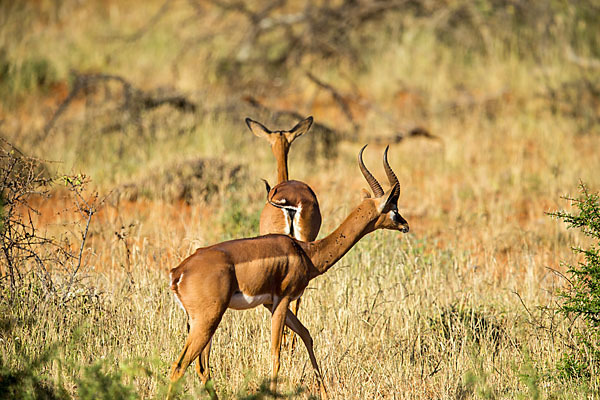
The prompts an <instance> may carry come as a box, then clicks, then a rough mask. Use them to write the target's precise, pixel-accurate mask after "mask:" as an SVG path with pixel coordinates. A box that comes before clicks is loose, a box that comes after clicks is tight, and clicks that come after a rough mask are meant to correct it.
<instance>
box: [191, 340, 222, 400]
mask: <svg viewBox="0 0 600 400" xmlns="http://www.w3.org/2000/svg"><path fill="white" fill-rule="evenodd" d="M211 344H212V338H211V339H210V340H209V341H208V344H207V345H206V346H205V347H204V350H202V353H201V354H200V356H198V360H196V373H197V374H198V376H199V377H200V379H201V380H202V383H203V384H204V388H205V389H206V391H207V392H208V394H209V395H210V398H211V399H216V398H217V393H216V392H215V389H214V387H213V386H212V384H209V383H208V381H209V380H210V366H209V362H208V360H209V358H210V346H211Z"/></svg>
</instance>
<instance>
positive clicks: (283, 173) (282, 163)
mask: <svg viewBox="0 0 600 400" xmlns="http://www.w3.org/2000/svg"><path fill="white" fill-rule="evenodd" d="M273 153H274V154H275V159H276V160H277V183H281V182H285V181H287V180H288V167H287V152H279V154H278V153H276V152H275V151H274V152H273Z"/></svg>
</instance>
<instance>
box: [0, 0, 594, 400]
mask: <svg viewBox="0 0 600 400" xmlns="http://www.w3.org/2000/svg"><path fill="white" fill-rule="evenodd" d="M309 3H310V2H309ZM551 3H552V2H551ZM233 4H235V6H231V5H233ZM239 4H246V6H245V7H241V6H240V5H239ZM265 4H266V3H265ZM272 4H273V5H274V8H273V10H267V9H265V12H266V14H264V15H262V16H261V15H259V14H260V13H259V11H261V9H260V7H261V6H264V4H263V2H259V1H248V2H238V3H234V2H229V1H226V0H222V1H210V2H195V1H193V0H190V1H183V0H172V1H169V0H168V1H162V0H161V1H145V2H141V1H140V2H117V1H92V2H84V3H81V2H78V1H66V2H58V3H55V2H51V1H29V2H14V4H13V2H0V20H1V21H0V97H1V100H0V134H1V135H2V136H3V137H4V138H5V139H6V140H7V141H8V142H10V143H11V144H13V145H14V146H16V148H18V149H19V150H20V151H21V152H23V153H24V154H26V155H28V156H32V157H36V158H39V159H42V160H47V161H48V162H45V163H44V164H45V168H46V173H47V174H48V176H55V175H59V176H62V175H65V174H68V175H77V174H80V173H83V174H85V175H86V176H88V177H90V178H91V183H89V184H88V185H87V191H86V192H84V193H83V195H84V196H86V197H85V198H87V199H91V198H93V199H96V201H97V202H98V204H99V208H98V209H97V211H95V213H94V215H93V218H92V222H91V225H90V228H89V234H88V235H87V237H86V241H85V246H84V247H85V248H84V253H83V254H82V260H83V265H82V268H81V271H79V272H78V274H79V275H78V277H79V278H78V282H77V285H74V286H73V288H70V290H71V292H69V293H70V294H69V295H68V296H67V295H65V294H64V293H62V294H61V296H60V297H56V296H52V295H51V294H48V293H47V291H45V290H44V289H43V287H42V286H36V279H35V277H36V276H37V275H36V274H35V272H32V273H31V274H30V275H27V276H30V277H32V278H31V279H27V278H24V282H26V283H23V285H22V286H21V287H19V289H18V291H17V292H18V293H17V295H14V293H13V294H12V295H11V294H10V287H9V285H8V284H7V282H8V281H7V278H6V274H7V267H6V265H5V264H1V265H0V272H2V276H3V278H2V281H0V288H2V296H3V298H2V300H1V303H2V308H1V318H2V330H1V331H0V343H1V346H0V361H1V362H2V364H3V368H8V369H9V370H14V371H18V370H19V371H20V370H23V369H26V368H27V367H28V366H31V365H34V364H35V363H36V362H37V361H39V363H38V364H39V365H38V364H35V365H34V366H33V367H31V368H33V369H34V370H35V371H36V374H39V376H40V377H43V379H47V380H49V381H52V382H61V384H62V385H63V386H64V388H65V390H66V395H77V396H79V397H82V398H85V397H86V394H85V393H83V392H82V389H81V388H82V387H89V386H90V382H104V381H103V380H102V379H101V378H103V377H106V376H108V377H110V379H109V382H112V383H111V384H114V385H117V384H116V383H115V381H116V382H120V381H121V379H122V381H123V382H125V383H126V384H127V385H132V387H133V388H134V389H133V390H134V392H135V393H137V394H138V395H139V397H141V398H154V397H159V398H160V397H162V396H164V391H165V385H166V383H167V378H166V376H167V373H168V370H169V367H170V363H171V362H172V361H173V360H174V359H175V357H176V355H177V354H178V352H179V351H180V348H181V346H182V345H183V341H184V338H185V316H184V314H183V312H182V311H181V310H180V309H179V307H177V305H176V304H175V302H174V301H173V299H172V296H171V294H170V292H169V288H168V278H167V271H168V270H169V269H170V268H172V267H174V266H176V265H177V264H178V262H179V261H180V260H182V258H183V257H185V256H187V255H188V254H190V253H191V252H192V251H193V250H194V249H195V248H197V247H199V246H204V245H207V244H211V243H215V242H217V241H221V240H225V239H229V238H235V237H245V236H252V235H256V234H257V233H258V215H259V213H260V210H261V208H262V205H263V204H264V200H265V196H264V186H263V184H262V182H261V181H260V178H267V179H269V180H271V181H273V180H274V178H275V163H274V160H273V158H272V154H271V152H270V149H269V148H268V146H266V145H265V144H264V143H263V142H262V141H260V140H259V139H257V138H255V137H254V136H253V135H252V134H251V133H250V132H249V131H248V130H247V128H246V126H245V124H244V118H245V117H246V116H250V117H252V118H254V119H258V120H261V121H264V122H265V123H266V124H267V125H268V126H278V125H280V126H281V127H282V128H286V129H287V128H290V127H291V126H293V124H294V123H295V122H296V119H295V115H296V116H297V115H300V116H307V115H313V116H314V118H315V121H316V122H317V123H318V124H321V125H315V126H314V127H313V129H312V131H310V132H309V133H308V134H307V135H305V136H304V137H302V138H301V139H299V140H298V141H297V142H295V143H294V145H293V147H292V150H291V152H290V160H289V165H290V176H291V177H292V178H295V179H300V180H303V181H305V182H307V183H309V184H310V185H311V186H312V188H313V189H314V190H315V192H316V193H317V196H318V198H319V201H320V203H321V210H322V213H323V216H324V218H323V220H324V222H323V227H322V230H321V234H320V236H323V235H326V234H328V233H329V232H331V231H332V230H333V229H334V228H335V227H336V226H337V225H338V224H339V223H340V222H341V221H342V220H343V218H344V217H345V216H346V215H347V213H348V212H349V210H351V209H352V207H353V206H354V205H356V204H357V203H358V201H359V198H360V189H361V188H362V187H364V186H365V185H366V183H365V182H364V180H363V178H362V176H361V175H360V172H359V170H358V167H357V163H356V155H357V153H358V150H359V148H360V146H361V145H362V144H364V143H370V146H369V147H368V149H367V151H366V152H365V162H366V164H367V166H369V167H370V168H371V170H372V171H373V172H374V174H375V175H376V176H377V177H379V178H383V177H384V175H383V169H382V168H381V154H382V152H383V148H384V147H385V145H386V144H387V143H392V146H391V149H390V157H389V158H390V163H391V165H392V168H393V169H394V171H396V173H397V175H398V177H399V179H400V182H401V184H402V195H401V198H400V207H401V209H400V212H401V214H402V215H403V216H404V217H405V218H406V219H407V220H408V221H409V223H410V226H411V232H410V234H408V235H401V234H397V233H392V232H376V233H374V234H372V235H370V236H368V237H366V238H365V239H363V240H362V241H361V242H360V243H359V244H358V245H357V246H356V247H355V248H354V249H353V250H352V251H351V252H350V253H349V254H348V255H346V256H345V257H344V258H343V259H342V260H341V261H340V262H339V263H338V265H337V266H336V267H334V268H333V269H332V270H331V271H330V272H329V273H328V274H326V275H325V276H323V277H321V278H319V279H317V280H316V281H314V283H312V284H311V286H309V288H308V289H307V291H306V294H305V296H304V298H303V299H304V302H303V307H302V309H301V311H300V319H301V320H302V321H303V322H304V323H305V325H306V326H307V327H308V328H309V330H310V331H311V332H312V334H313V337H314V340H315V351H316V355H317V358H318V359H319V361H320V364H321V368H322V371H323V373H324V376H325V377H326V384H327V385H328V389H329V392H330V395H331V396H332V397H333V398H334V399H349V398H353V399H371V398H411V399H412V398H415V399H429V398H452V399H467V398H480V397H486V398H507V399H509V398H510V399H512V398H517V397H519V396H522V397H525V398H528V397H532V398H535V397H536V396H541V398H588V397H590V396H597V395H598V391H599V390H600V382H599V381H598V378H597V376H598V374H597V372H598V371H593V372H594V373H593V374H592V377H591V378H578V377H566V378H565V377H562V378H559V377H558V373H557V364H558V363H559V362H560V361H561V359H562V357H563V355H564V354H565V353H566V352H568V351H569V350H570V348H572V346H573V345H574V343H575V341H574V335H575V334H576V331H577V330H576V329H575V328H577V327H578V326H579V325H578V324H579V321H572V320H569V319H568V318H565V317H564V316H560V315H556V314H555V309H556V307H557V302H558V301H559V298H558V297H557V290H558V289H560V288H561V287H563V285H565V279H564V278H563V277H561V273H564V271H565V268H564V266H562V264H561V262H563V261H566V262H571V263H573V262H576V261H577V260H576V259H575V255H574V254H573V253H572V251H571V246H574V245H581V241H582V240H584V239H583V238H582V237H580V236H578V235H576V234H575V233H574V232H571V231H567V230H566V228H565V227H564V225H563V224H561V223H558V222H557V221H555V220H553V219H551V218H550V217H549V216H547V215H546V214H545V213H546V212H548V211H554V210H557V209H561V208H568V207H569V203H568V202H567V201H565V200H563V199H561V196H564V195H568V194H576V193H577V190H578V189H577V186H578V184H579V182H580V181H581V182H585V183H586V184H587V185H588V187H589V188H590V189H591V190H592V191H598V189H600V175H599V174H598V171H600V157H599V156H598V149H600V143H599V142H600V117H599V116H600V94H599V93H600V68H599V66H598V57H599V56H600V45H599V44H598V42H597V41H598V38H597V37H596V38H594V32H595V34H597V28H598V24H597V19H595V17H594V15H595V16H596V17H598V13H599V12H600V9H598V7H597V6H593V2H589V4H588V3H585V2H584V3H583V4H582V5H580V6H578V7H575V6H574V5H570V4H563V3H560V4H558V2H557V4H554V3H552V4H553V5H552V6H547V7H542V6H538V5H537V2H528V1H524V0H523V1H513V2H503V1H499V2H481V3H478V4H479V5H478V6H477V7H476V6H474V5H472V4H471V2H468V1H458V2H452V4H446V2H441V1H439V2H437V1H432V2H420V1H416V2H385V1H380V2H373V3H369V4H370V6H369V7H371V8H369V7H366V11H365V10H363V9H362V8H361V7H362V5H363V2H361V1H359V2H356V4H358V6H356V8H352V7H354V6H353V5H352V4H353V2H347V3H346V2H334V3H333V4H334V5H332V6H331V7H330V8H327V9H328V10H331V15H329V14H327V13H326V12H325V11H326V10H324V9H325V8H326V7H325V5H324V4H327V3H325V2H323V4H322V3H321V2H314V4H313V6H312V7H306V8H305V7H304V3H302V4H303V5H302V6H300V5H298V4H296V3H295V2H289V4H285V2H272ZM228 5H229V6H228ZM344 5H345V7H349V8H348V9H347V8H344V7H343V6H344ZM382 5H387V7H383V6H382ZM379 6H381V10H379V9H377V7H379ZM336 7H338V8H336ZM348 10H350V11H348ZM363 11H364V12H365V14H361V12H363ZM367 11H371V13H370V14H367V13H366V12H367ZM261 12H262V11H261ZM253 13H254V14H253ZM303 13H304V14H303ZM297 15H304V19H303V20H300V21H301V22H299V23H298V22H294V23H289V24H287V25H286V24H284V23H283V22H281V21H288V22H289V21H296V20H293V19H291V18H292V17H293V16H297ZM261 17H262V19H261ZM284 17H285V18H284ZM286 18H287V19H286ZM327 18H329V19H327ZM323 20H324V21H326V22H327V21H337V25H335V24H333V26H331V27H330V28H328V29H324V28H323V25H326V23H324V22H323ZM533 20H538V21H539V25H540V26H538V25H535V24H532V23H531V22H532V21H533ZM594 20H595V21H596V22H595V23H596V25H595V26H594V25H593V24H594ZM278 21H279V22H278ZM340 21H347V24H340V23H339V22H340ZM503 21H511V22H510V23H507V22H503ZM269 23H271V24H275V28H268V27H270V25H269ZM278 23H281V24H282V25H281V26H279V25H277V24H278ZM519 23H521V24H522V25H518V24H519ZM344 26H346V28H343V27H344ZM344 29H345V30H344ZM341 38H343V39H344V40H343V41H342V39H341ZM294 113H297V114H294ZM419 132H420V133H421V134H419ZM383 181H385V179H383ZM55 186H58V185H55ZM95 193H98V195H97V197H96V196H95ZM72 195H73V192H72V191H65V190H64V189H61V190H58V189H56V188H55V189H53V191H52V192H51V196H50V197H48V198H40V197H35V196H34V197H31V198H30V200H29V201H30V205H31V206H32V207H33V208H34V209H36V210H38V211H39V214H33V213H31V215H32V219H33V221H32V222H33V223H35V224H36V226H37V227H38V233H44V234H45V235H46V236H48V237H60V236H61V235H64V233H65V232H67V233H69V234H72V236H73V237H74V238H75V239H73V243H71V244H70V246H76V245H77V243H76V242H77V240H81V235H80V233H78V232H80V230H81V227H82V226H83V225H85V221H86V216H89V213H88V214H85V213H83V214H82V213H77V212H76V211H78V210H79V211H81V208H80V207H79V208H77V207H76V208H75V209H74V208H73V202H72ZM78 219H79V220H80V222H79V223H77V220H78ZM73 221H75V222H73ZM81 224H83V225H81ZM50 267H52V266H51V265H50ZM50 269H52V268H50ZM9 298H13V299H15V298H16V299H17V300H15V301H11V300H9ZM269 330H270V323H269V316H268V315H267V313H266V312H265V311H264V310H263V309H262V308H258V309H256V310H253V311H247V312H236V311H229V312H227V313H226V315H225V318H224V321H223V322H222V323H221V325H220V327H219V330H218V331H217V333H216V336H215V338H214V341H213V350H212V355H211V363H212V372H213V377H214V380H215V384H216V387H217V388H218V391H219V394H220V396H221V397H223V398H229V397H235V396H237V397H238V398H259V397H258V396H259V395H260V385H261V383H262V381H263V378H264V377H266V376H268V375H269V368H270V356H269V338H270V335H269ZM49 348H51V349H52V351H50V352H48V349H49ZM283 354H284V357H283V358H282V361H283V362H282V371H281V374H280V376H281V381H282V382H283V383H282V385H280V387H281V388H282V390H283V391H284V392H286V393H287V392H289V393H292V392H293V391H294V390H296V389H297V388H298V387H306V388H307V389H308V390H309V392H304V393H301V394H299V395H298V396H299V397H300V398H306V397H308V396H309V394H308V393H310V391H311V390H312V391H313V392H314V393H316V390H315V389H316V382H315V381H314V378H313V375H312V372H311V370H310V363H309V361H308V357H307V354H306V352H305V351H304V349H303V348H299V349H298V350H297V351H295V352H294V353H292V354H290V353H289V352H284V353H283ZM40 357H41V358H40ZM40 379H42V378H40ZM111 384H107V383H105V384H102V383H101V384H99V387H98V392H96V395H97V393H99V392H102V391H103V390H107V391H108V389H107V388H112V387H113V386H111ZM86 385H87V386H86ZM42 386H43V385H42ZM117 386H118V385H117ZM44 387H45V386H44ZM101 389H102V390H101ZM115 390H116V389H115ZM181 392H182V396H184V397H185V396H188V397H190V398H191V397H194V396H201V395H204V391H203V388H202V387H201V384H200V380H199V379H198V377H197V376H195V374H194V372H193V370H192V369H190V370H188V373H187V374H186V377H185V381H184V383H183V385H182V388H181ZM257 392H258V393H257ZM111 393H112V395H110V396H109V397H121V398H126V397H127V396H126V395H125V394H123V393H121V394H115V393H116V392H111ZM249 393H251V394H255V395H256V396H257V397H248V396H251V395H249ZM290 395H291V394H290ZM0 397H2V395H1V394H0ZM94 397H95V396H94V395H91V397H89V398H94ZM292 397H294V396H292ZM33 398H36V397H33Z"/></svg>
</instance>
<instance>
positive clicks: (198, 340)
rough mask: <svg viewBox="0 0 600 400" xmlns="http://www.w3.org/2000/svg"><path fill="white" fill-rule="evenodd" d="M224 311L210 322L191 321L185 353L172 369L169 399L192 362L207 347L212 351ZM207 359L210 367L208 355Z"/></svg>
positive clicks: (183, 352) (204, 320) (203, 320)
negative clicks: (213, 338)
mask: <svg viewBox="0 0 600 400" xmlns="http://www.w3.org/2000/svg"><path fill="white" fill-rule="evenodd" d="M224 311H225V310H223V311H222V312H220V313H219V314H218V315H215V316H214V318H212V319H210V320H206V319H202V320H191V321H190V333H189V335H188V338H187V340H186V342H185V346H184V347H183V351H182V352H181V354H180V355H179V358H178V359H177V361H176V362H175V363H173V366H172V368H171V377H170V380H171V384H170V385H169V391H168V395H167V399H169V398H171V391H172V389H173V385H174V384H175V383H176V382H177V381H178V380H179V379H181V377H182V376H183V374H184V373H185V370H186V369H187V367H188V366H189V365H190V364H191V363H192V361H194V360H195V359H196V358H198V357H200V355H201V353H203V351H204V350H205V349H206V348H207V347H209V349H210V339H211V338H212V336H213V334H214V333H215V330H216V329H217V326H218V325H219V322H220V321H221V317H222V316H223V314H224ZM206 359H207V366H208V354H207V357H206ZM201 377H202V376H201ZM203 383H206V382H204V380H203ZM213 392H214V390H213ZM209 393H210V391H209ZM211 396H213V393H211ZM215 396H216V394H215Z"/></svg>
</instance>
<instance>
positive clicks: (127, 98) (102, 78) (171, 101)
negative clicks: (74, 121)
mask: <svg viewBox="0 0 600 400" xmlns="http://www.w3.org/2000/svg"><path fill="white" fill-rule="evenodd" d="M71 73H72V75H73V76H74V82H73V88H72V89H71V91H70V92H69V94H68V95H67V97H66V98H65V99H64V100H63V101H62V103H61V104H60V105H59V106H58V108H57V110H56V111H55V112H54V114H53V115H52V117H51V118H50V120H49V121H48V123H46V126H45V127H44V135H43V136H42V138H41V139H44V138H45V137H46V136H47V135H48V133H49V132H50V130H51V129H52V127H53V126H54V124H55V123H56V121H57V120H58V118H59V117H60V116H61V115H62V113H64V112H65V110H66V109H67V108H68V107H69V105H70V104H71V102H72V101H73V99H74V98H75V97H76V96H77V95H78V94H79V92H80V91H82V90H83V91H84V92H85V91H87V90H88V89H90V88H91V87H93V86H94V85H96V84H99V83H104V82H107V81H116V82H118V83H120V84H121V86H122V90H123V97H124V100H123V104H122V105H121V108H122V109H132V110H133V109H136V108H137V109H141V110H150V109H154V108H156V107H159V106H161V105H163V104H167V105H170V106H172V107H174V108H176V109H178V110H181V111H182V112H194V111H196V107H197V106H196V104H195V103H193V102H192V101H190V100H188V99H187V98H185V97H183V96H180V95H178V96H167V97H153V96H151V95H150V94H149V93H148V92H146V91H143V90H141V89H138V88H136V87H135V86H133V85H132V84H131V83H130V82H128V81H127V80H125V78H123V77H121V76H119V75H111V74H80V73H78V72H76V71H72V72H71Z"/></svg>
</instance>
